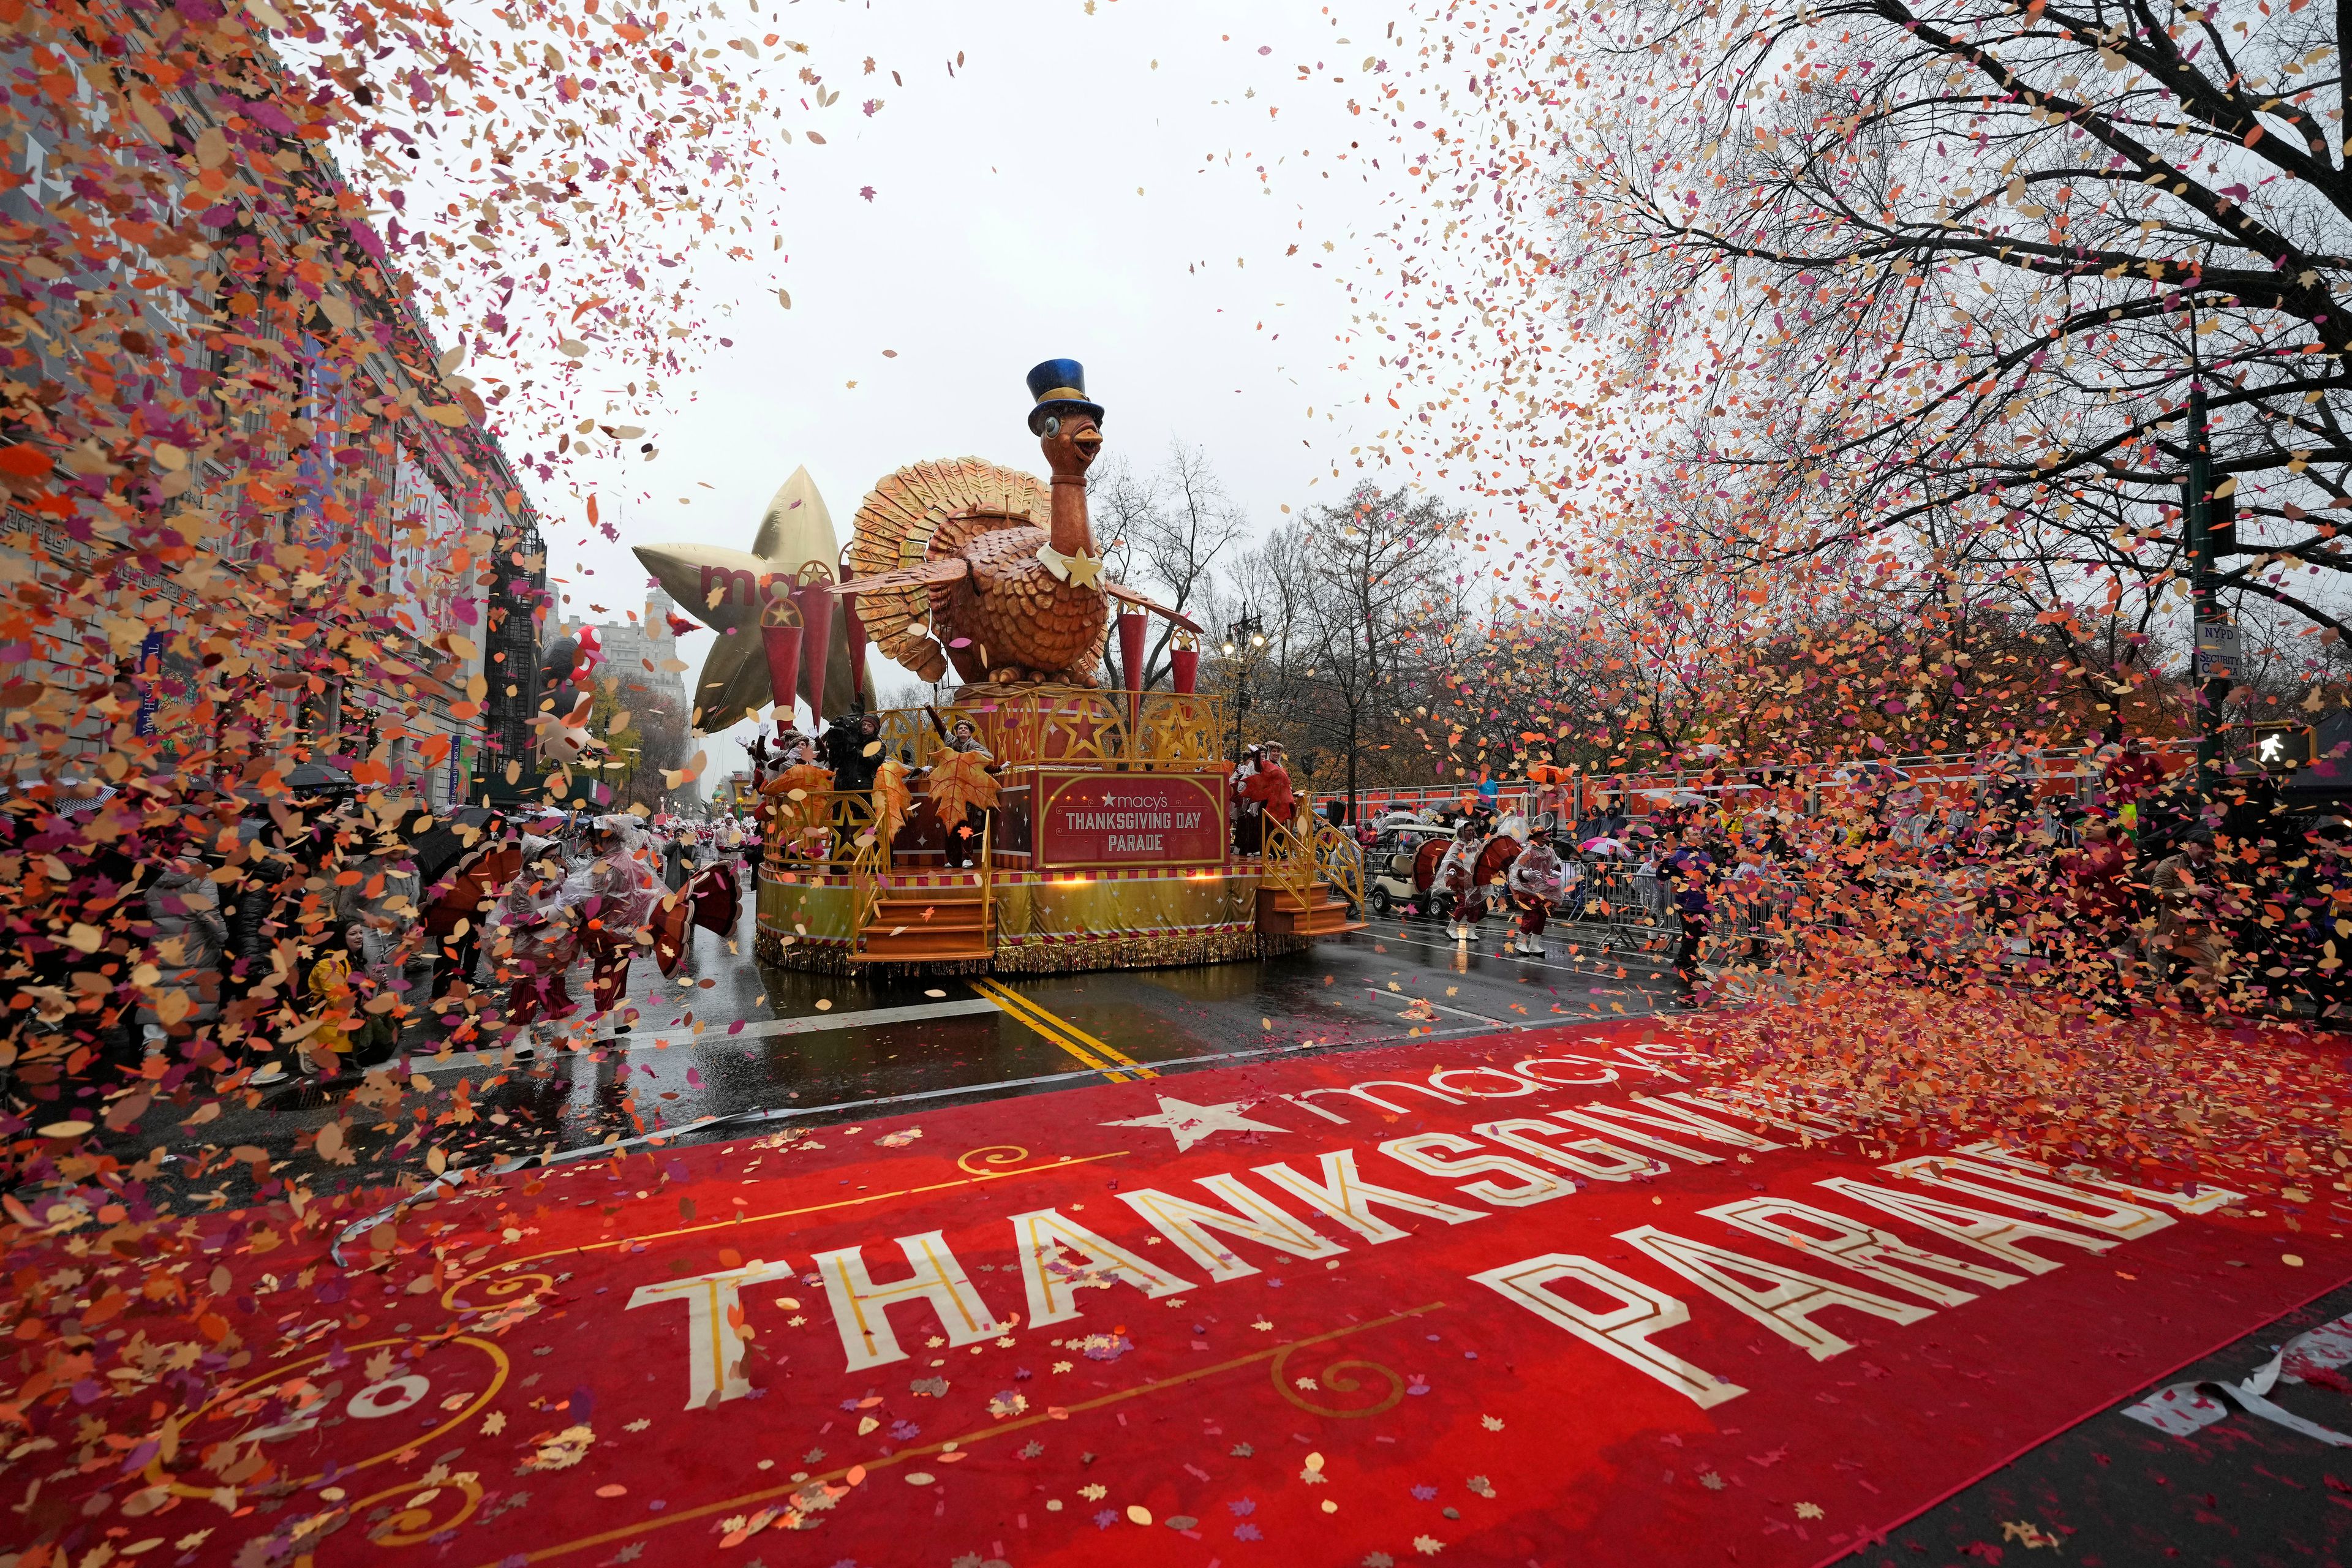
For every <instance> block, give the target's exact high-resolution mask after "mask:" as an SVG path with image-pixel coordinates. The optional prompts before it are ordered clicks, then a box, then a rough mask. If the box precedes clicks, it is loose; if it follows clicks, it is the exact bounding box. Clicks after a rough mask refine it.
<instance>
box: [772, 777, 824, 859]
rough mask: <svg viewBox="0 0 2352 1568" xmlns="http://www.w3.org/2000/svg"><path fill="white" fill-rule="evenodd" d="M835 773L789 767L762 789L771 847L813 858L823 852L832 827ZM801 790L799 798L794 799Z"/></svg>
mask: <svg viewBox="0 0 2352 1568" xmlns="http://www.w3.org/2000/svg"><path fill="white" fill-rule="evenodd" d="M832 789H833V770H832V769H830V768H821V767H818V766H817V765H816V764H815V763H801V764H800V765H799V766H797V767H790V768H786V769H785V770H784V771H783V772H782V773H778V774H777V775H776V776H775V777H774V778H772V779H770V780H769V781H768V782H767V783H766V784H761V786H760V798H761V802H762V803H763V806H764V809H765V811H766V813H767V818H768V844H769V847H770V848H771V849H772V850H773V851H774V852H775V853H777V854H779V855H788V856H794V857H798V858H803V859H809V858H815V857H817V856H819V855H822V854H824V837H825V833H826V831H827V830H828V829H829V828H830V827H831V826H832V812H831V811H830V809H829V807H828V800H829V796H830V792H831V791H832ZM794 791H798V792H799V794H800V798H799V799H797V800H795V799H794V798H793V792H794Z"/></svg>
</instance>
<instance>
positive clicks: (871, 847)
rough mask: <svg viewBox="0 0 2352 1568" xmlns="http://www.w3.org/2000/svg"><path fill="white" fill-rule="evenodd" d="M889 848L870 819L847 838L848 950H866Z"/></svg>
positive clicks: (879, 900)
mask: <svg viewBox="0 0 2352 1568" xmlns="http://www.w3.org/2000/svg"><path fill="white" fill-rule="evenodd" d="M889 853H890V847H889V846H888V845H887V844H884V843H883V842H882V836H881V835H880V834H879V833H877V832H876V831H875V830H874V827H873V826H872V822H871V818H870V817H869V819H868V824H867V826H866V830H865V831H864V832H862V833H860V834H858V835H857V836H856V837H855V838H853V839H852V840H851V841H850V859H849V895H850V905H849V931H850V951H851V952H861V953H862V952H865V951H866V931H867V929H868V928H869V927H871V926H872V925H873V924H874V911H875V910H877V909H878V908H879V907H880V906H881V903H882V866H883V863H884V861H885V860H886V859H887V858H888V856H889Z"/></svg>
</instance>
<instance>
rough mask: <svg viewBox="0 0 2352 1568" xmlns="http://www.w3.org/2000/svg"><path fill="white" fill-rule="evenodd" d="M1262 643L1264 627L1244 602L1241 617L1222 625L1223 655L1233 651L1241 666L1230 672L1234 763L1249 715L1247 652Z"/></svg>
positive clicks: (1237, 763) (1238, 759)
mask: <svg viewBox="0 0 2352 1568" xmlns="http://www.w3.org/2000/svg"><path fill="white" fill-rule="evenodd" d="M1262 647H1265V623H1263V622H1262V621H1260V620H1259V619H1258V618H1257V615H1256V613H1255V611H1253V610H1252V609H1251V608H1250V607H1249V606H1248V605H1243V606H1242V614H1241V618H1240V619H1239V620H1237V621H1234V622H1233V623H1232V624H1231V625H1229V626H1226V627H1225V657H1226V658H1233V657H1234V653H1235V651H1236V650H1238V651H1239V653H1240V655H1241V666H1240V668H1237V669H1236V670H1235V671H1234V766H1235V767H1239V766H1241V765H1242V725H1243V722H1244V720H1245V719H1246V718H1247V717H1248V715H1249V671H1250V655H1251V653H1252V652H1253V651H1254V650H1255V649H1258V648H1262Z"/></svg>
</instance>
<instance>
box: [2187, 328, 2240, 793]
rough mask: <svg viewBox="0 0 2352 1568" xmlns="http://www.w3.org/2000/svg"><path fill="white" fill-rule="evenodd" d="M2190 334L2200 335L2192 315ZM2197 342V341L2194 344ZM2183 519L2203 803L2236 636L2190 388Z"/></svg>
mask: <svg viewBox="0 0 2352 1568" xmlns="http://www.w3.org/2000/svg"><path fill="white" fill-rule="evenodd" d="M2189 331H2191V332H2192V333H2194V331H2196V325H2195V321H2194V318H2193V314H2192V319H2191V321H2190V326H2189ZM2191 341H2192V342H2193V341H2194V340H2193V338H2192V340H2191ZM2181 517H2182V521H2183V523H2184V525H2185V526H2186V528H2187V530H2188V538H2187V541H2186V542H2187V545H2188V555H2189V605H2190V610H2191V613H2192V614H2193V616H2195V619H2196V639H2195V640H2196V647H2197V655H2196V667H2195V675H2196V677H2197V777H2196V789H2197V793H2198V795H2199V796H2200V798H2201V797H2202V796H2203V795H2205V794H2206V793H2207V792H2208V791H2209V790H2210V788H2211V787H2212V784H2213V783H2214V780H2215V777H2216V775H2217V774H2218V773H2219V770H2220V768H2221V709H2222V705H2223V704H2224V703H2225V702H2226V701H2227V700H2229V695H2230V685H2231V677H2232V676H2233V675H2234V674H2235V673H2236V671H2235V668H2234V667H2235V665H2236V663H2237V659H2236V657H2235V655H2236V649H2235V648H2234V647H2228V645H2229V644H2231V643H2233V642H2234V641H2235V637H2234V636H2232V635H2230V634H2233V633H2234V632H2235V631H2236V628H2235V627H2233V626H2228V625H2227V621H2226V618H2225V617H2224V616H2223V615H2222V612H2221V598H2220V595H2219V594H2218V593H2217V592H2216V591H2215V588H2214V581H2213V580H2214V576H2215V562H2216V554H2217V552H2216V549H2215V545H2216V540H2215V538H2214V534H2213V454H2212V446H2211V441H2210V436H2209V433H2208V431H2207V430H2206V427H2205V386H2204V384H2203V382H2202V381H2193V382H2191V383H2190V384H2189V479H2188V483H2187V484H2186V486H2185V487H2184V493H2183V495H2182V497H2181Z"/></svg>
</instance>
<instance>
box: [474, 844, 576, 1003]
mask: <svg viewBox="0 0 2352 1568" xmlns="http://www.w3.org/2000/svg"><path fill="white" fill-rule="evenodd" d="M563 887H564V865H563V851H562V848H561V847H558V845H557V844H556V842H555V840H554V839H552V838H543V837H537V836H528V837H525V838H524V839H523V841H522V869H521V870H520V872H518V873H517V874H516V876H515V879H514V880H512V881H511V882H509V883H508V884H507V885H506V889H505V890H504V891H503V892H501V893H500V894H499V900H498V903H497V905H496V906H495V907H494V908H493V909H492V910H490V916H489V920H488V922H487V924H486V928H485V930H484V931H483V939H482V944H481V965H482V970H483V976H482V978H483V981H484V983H485V984H491V983H495V982H501V981H502V982H504V983H505V984H507V986H508V991H507V1012H506V1020H507V1022H508V1023H509V1024H517V1025H520V1024H528V1023H530V1022H531V1021H532V1020H534V1019H536V1018H540V1017H547V1018H551V1019H554V1018H562V1017H564V1016H568V1015H569V1014H570V1013H571V1012H572V997H571V995H570V994H569V993H568V992H566V991H565V989H564V985H563V972H564V971H565V970H566V969H569V968H570V967H571V966H572V941H573V937H572V928H571V926H570V924H569V923H568V922H567V921H565V920H564V918H563V915H564V910H563Z"/></svg>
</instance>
